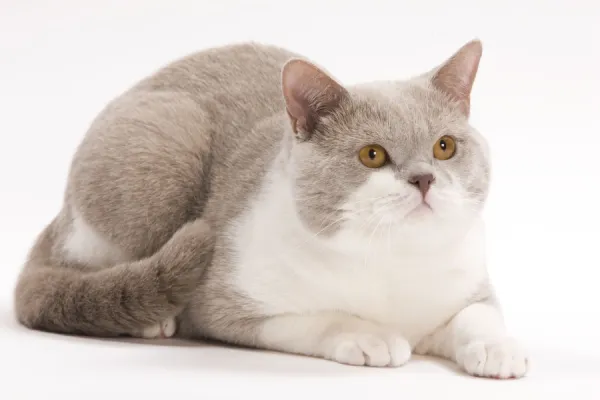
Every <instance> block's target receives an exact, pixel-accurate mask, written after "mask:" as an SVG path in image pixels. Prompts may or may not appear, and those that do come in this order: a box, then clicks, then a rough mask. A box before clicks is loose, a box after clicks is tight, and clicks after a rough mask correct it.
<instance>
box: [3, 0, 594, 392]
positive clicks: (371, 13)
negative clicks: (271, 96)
mask: <svg viewBox="0 0 600 400" xmlns="http://www.w3.org/2000/svg"><path fill="white" fill-rule="evenodd" d="M599 26H600V2H597V1H594V0H588V1H582V0H572V1H567V0H564V1H552V0H538V1H534V0H520V1H508V0H504V1H502V2H486V1H484V0H473V1H466V0H452V1H443V0H436V1H434V0H428V1H427V0H423V1H389V2H382V1H375V0H369V1H327V0H320V1H312V0H293V1H284V0H279V1H255V2H249V1H248V2H242V1H224V0H218V1H217V0H215V1H210V2H209V1H199V0H197V1H164V2H158V1H149V0H146V1H143V0H129V1H126V0H118V1H117V0H87V1H83V0H80V1H75V0H73V1H67V0H54V1H41V0H40V1H34V0H19V1H17V0H0V135H1V136H0V138H1V144H0V178H1V181H0V182H1V185H0V215H1V219H0V249H1V250H2V254H1V257H2V261H1V264H0V369H1V370H2V371H3V372H2V373H1V374H0V397H1V398H5V399H17V398H33V397H37V396H35V394H39V395H48V394H52V393H61V394H62V395H63V398H66V397H68V398H71V397H72V398H78V397H84V398H90V397H92V398H95V396H97V397H103V393H104V392H112V393H113V394H116V395H114V396H113V397H112V398H117V399H119V398H123V397H125V393H132V394H136V393H137V395H139V394H141V393H145V397H150V398H155V397H156V398H158V397H162V398H165V397H174V396H178V395H180V394H186V396H187V395H194V396H201V398H216V397H218V396H219V395H221V396H229V395H235V394H237V395H238V397H241V396H242V395H244V396H254V395H257V396H262V397H264V396H269V395H277V396H278V397H279V396H281V397H282V398H283V397H290V396H292V397H293V398H295V397H300V396H301V395H302V396H304V395H305V394H308V393H311V395H312V396H315V395H317V396H323V397H324V396H325V395H329V394H331V395H332V396H334V395H335V396H336V397H338V396H340V395H341V396H344V397H345V398H347V397H352V398H353V397H362V398H364V397H365V396H369V398H375V397H376V396H377V397H379V396H385V397H386V398H402V399H405V398H410V399H414V398H418V397H421V396H422V397H425V398H429V397H428V396H432V395H434V394H436V393H437V394H449V395H451V396H453V397H454V396H461V397H468V398H471V397H472V398H475V397H478V398H480V397H482V396H486V397H488V398H489V397H492V398H495V396H497V397H498V398H508V397H506V396H508V395H509V394H511V395H514V396H517V397H516V398H532V396H534V395H536V396H540V397H541V396H545V398H547V397H548V396H560V395H561V394H566V393H571V394H572V393H574V391H575V390H581V391H582V392H585V393H581V394H579V395H578V396H577V397H578V398H599V397H596V396H598V395H600V346H599V345H598V341H599V339H600V327H599V326H600V324H599V322H600V311H599V308H600V287H599V282H600V272H599V269H600V258H599V256H598V254H599V251H600V240H599V238H600V235H599V233H598V229H599V226H600V211H599V210H600V195H599V191H598V188H599V187H600V178H599V176H598V173H599V172H600V167H599V164H598V163H599V161H598V158H599V157H600V122H599V118H600V117H599V114H600V94H599V93H600V79H599V74H600V50H599V49H600V28H599ZM474 37H479V38H480V39H481V40H482V41H483V45H484V55H483V59H482V63H481V66H480V70H479V74H478V77H477V81H476V84H475V89H474V94H473V100H472V103H473V106H472V107H473V108H472V123H473V124H474V125H475V126H476V127H477V128H478V129H479V130H480V131H482V132H483V133H484V134H485V135H486V136H487V138H488V140H489V141H490V143H491V147H492V155H493V162H494V174H493V181H492V192H491V198H490V201H489V203H488V206H487V209H486V218H487V221H488V232H489V233H488V234H489V243H488V246H489V248H488V251H489V265H490V270H491V274H492V277H493V279H494V281H495V283H496V286H497V290H498V293H499V295H500V296H501V300H502V301H503V304H504V309H505V313H506V319H507V322H508V323H509V326H510V328H511V330H512V331H513V333H514V334H515V335H516V336H518V337H520V338H522V340H523V342H524V343H525V344H526V345H527V346H528V347H529V348H530V349H531V353H532V357H533V360H532V365H533V369H532V371H531V374H530V376H529V377H528V378H526V379H524V380H520V381H512V382H494V381H483V380H477V379H470V378H467V377H464V376H462V375H460V374H459V373H457V372H456V371H454V370H452V369H451V368H449V367H448V366H447V365H445V364H440V363H439V362H437V361H432V360H424V359H417V360H416V361H414V362H412V363H410V364H409V365H407V366H405V367H402V368H400V369H394V370H383V369H366V368H351V367H344V366H339V365H337V364H333V363H330V362H326V361H321V360H312V359H307V358H300V357H293V356H287V355H279V354H270V353H266V352H260V353H259V352H253V351H244V350H235V349H225V348H222V347H217V346H214V345H210V346H209V345H200V344H199V345H196V346H194V345H187V344H179V345H177V346H169V345H167V343H162V344H160V345H159V344H156V345H152V344H137V343H123V342H113V341H103V340H94V339H83V338H70V337H66V336H58V335H51V334H43V333H37V332H30V331H26V330H24V329H22V328H20V327H19V326H18V325H17V324H16V323H15V322H14V317H13V314H12V290H13V286H14V281H15V278H16V275H17V273H18V272H19V269H20V266H21V264H22V261H23V259H24V257H25V255H26V252H27V250H28V248H29V246H30V245H31V244H32V241H33V240H34V238H35V235H37V234H38V232H39V231H40V230H41V229H42V228H43V226H44V225H45V224H46V223H48V222H49V221H50V219H51V218H52V217H53V216H54V215H55V214H56V213H57V212H58V210H59V208H60V207H61V202H62V193H63V189H64V185H65V178H66V174H67V171H68V167H69V163H70V158H71V156H72V154H73V151H74V149H75V147H76V146H77V144H78V143H79V141H80V139H81V137H82V135H83V134H84V132H85V131H86V129H87V127H88V124H89V123H90V122H91V119H92V118H93V117H94V116H95V115H96V114H97V113H98V112H99V111H100V109H101V108H102V107H103V106H104V105H105V104H106V102H108V101H109V100H110V99H111V98H113V97H114V96H116V95H118V94H119V93H120V92H122V91H123V90H125V89H126V88H128V87H129V86H130V85H132V84H133V83H134V82H135V81H137V80H138V79H140V78H142V77H144V76H145V75H147V74H149V73H151V72H152V71H154V70H156V69H157V68H159V67H160V66H162V65H164V64H165V63H167V62H169V61H172V60H173V59H175V58H178V57H180V56H183V55H186V54H188V53H191V52H194V51H197V50H201V49H203V48H206V47H212V46H216V45H220V44H226V43H231V42H240V41H245V40H257V41H262V42H266V43H272V44H277V45H281V46H284V47H288V48H290V49H292V50H295V51H297V52H300V53H303V54H304V55H306V56H308V57H309V58H312V59H313V60H315V61H316V62H317V63H319V64H321V65H323V66H325V68H327V69H328V70H329V71H330V72H332V73H333V74H334V75H335V76H336V77H338V78H339V79H340V80H342V81H343V82H346V83H354V82H359V81H364V80H374V79H402V78H407V77H409V76H411V75H414V74H417V73H421V72H424V71H425V70H428V69H430V68H431V67H433V66H435V65H437V64H438V63H440V62H441V61H442V60H444V59H445V58H446V57H448V56H450V55H451V54H452V53H453V52H454V51H455V50H457V49H458V48H459V47H460V46H461V45H462V44H464V43H465V42H467V41H468V40H470V39H472V38H474ZM349 378H352V379H349ZM67 393H68V394H70V395H72V396H71V397H70V396H66V394H67ZM137 395H136V396H137ZM65 396H66V397H65ZM319 398H320V397H319ZM513 398H514V397H513Z"/></svg>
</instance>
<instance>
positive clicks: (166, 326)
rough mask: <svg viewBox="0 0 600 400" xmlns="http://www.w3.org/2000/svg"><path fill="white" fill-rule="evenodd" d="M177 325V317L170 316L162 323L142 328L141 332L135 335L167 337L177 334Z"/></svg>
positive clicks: (154, 337) (155, 337)
mask: <svg viewBox="0 0 600 400" xmlns="http://www.w3.org/2000/svg"><path fill="white" fill-rule="evenodd" d="M176 327H177V325H176V323H175V318H169V319H166V320H164V321H163V322H162V323H160V324H156V325H152V326H149V327H147V328H144V329H142V330H141V331H140V332H139V334H138V335H135V336H140V337H143V338H144V339H161V338H162V339H166V338H170V337H171V336H173V335H174V334H175V328H176Z"/></svg>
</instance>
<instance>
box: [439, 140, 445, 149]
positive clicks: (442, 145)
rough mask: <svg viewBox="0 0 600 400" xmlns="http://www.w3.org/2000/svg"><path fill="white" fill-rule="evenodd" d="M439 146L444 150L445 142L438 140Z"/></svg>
mask: <svg viewBox="0 0 600 400" xmlns="http://www.w3.org/2000/svg"><path fill="white" fill-rule="evenodd" d="M440 147H441V148H442V150H444V151H446V142H445V141H444V140H440Z"/></svg>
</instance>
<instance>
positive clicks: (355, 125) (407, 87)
mask: <svg viewBox="0 0 600 400" xmlns="http://www.w3.org/2000/svg"><path fill="white" fill-rule="evenodd" d="M351 93H352V100H351V102H350V103H349V104H348V106H347V110H345V111H346V112H344V113H343V114H342V119H345V121H344V125H346V128H349V129H351V130H352V132H353V134H355V135H358V136H360V135H363V136H366V137H369V138H373V139H381V140H386V141H397V140H401V141H403V142H406V143H405V144H415V145H417V144H419V143H420V142H421V141H429V140H431V138H432V137H437V136H439V135H446V134H460V133H461V132H462V131H464V127H465V124H466V119H465V117H464V115H462V114H461V113H460V111H459V110H457V109H456V107H453V105H452V103H451V102H450V101H449V99H448V98H447V97H445V96H444V95H443V94H441V93H439V92H437V91H435V90H433V89H432V88H430V87H428V86H426V85H423V84H419V83H406V82H403V83H389V84H386V83H372V84H369V85H363V86H359V87H355V88H353V90H352V92H351ZM365 139H366V138H365Z"/></svg>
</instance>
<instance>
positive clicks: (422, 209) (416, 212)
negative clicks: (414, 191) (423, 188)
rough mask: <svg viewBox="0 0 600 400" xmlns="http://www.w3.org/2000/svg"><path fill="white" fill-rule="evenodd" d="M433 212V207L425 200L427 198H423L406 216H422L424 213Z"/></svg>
mask: <svg viewBox="0 0 600 400" xmlns="http://www.w3.org/2000/svg"><path fill="white" fill-rule="evenodd" d="M432 213H433V208H431V205H430V204H429V203H428V202H427V200H425V199H423V201H421V202H420V203H419V205H417V206H416V207H415V208H413V210H412V211H410V212H409V213H408V214H407V215H406V216H407V217H422V216H425V215H429V214H432Z"/></svg>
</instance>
